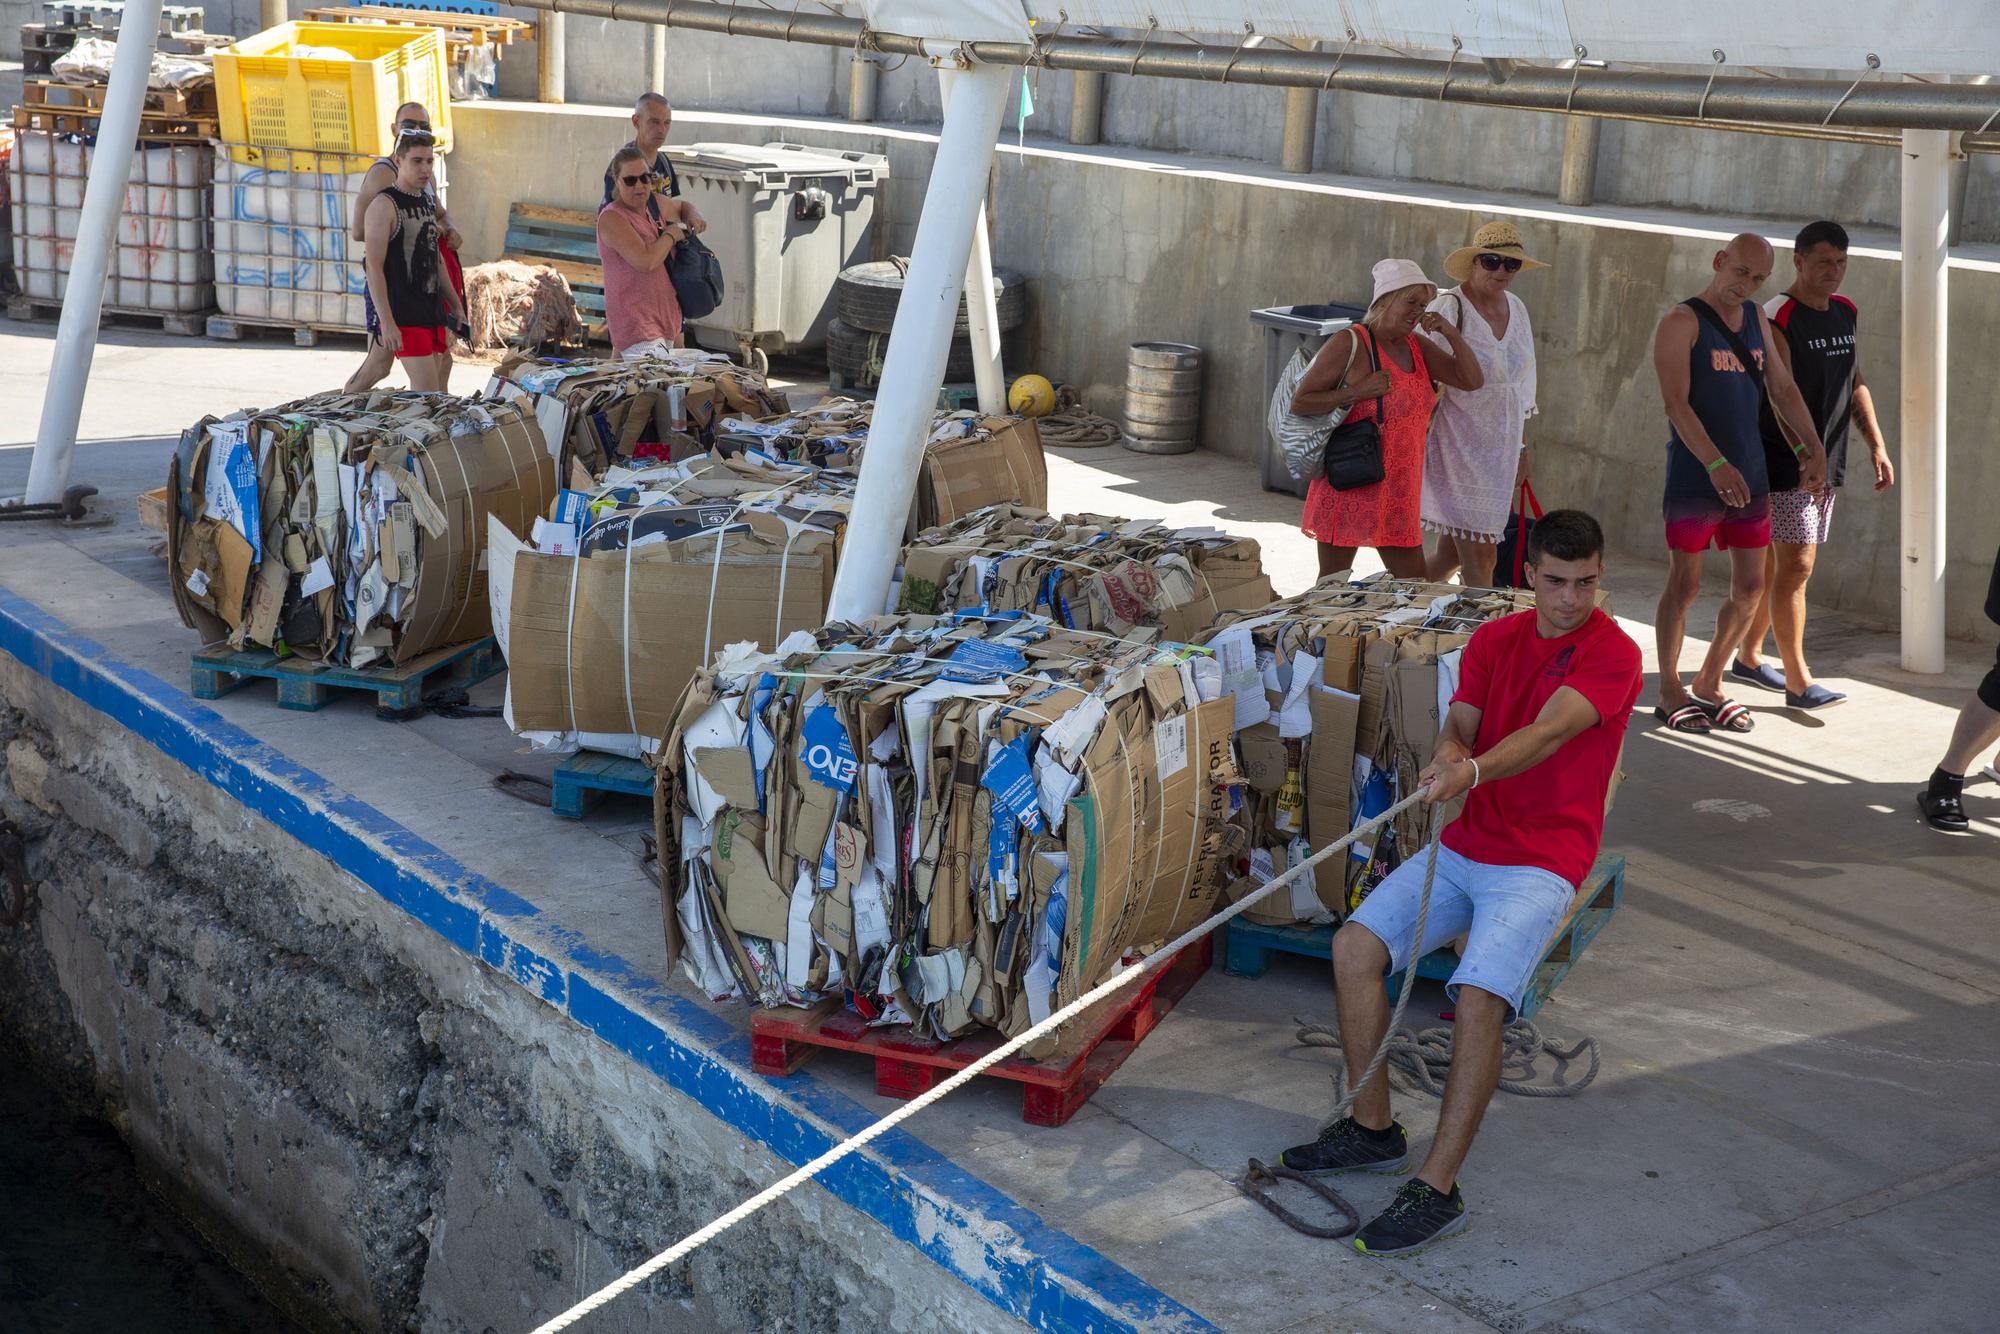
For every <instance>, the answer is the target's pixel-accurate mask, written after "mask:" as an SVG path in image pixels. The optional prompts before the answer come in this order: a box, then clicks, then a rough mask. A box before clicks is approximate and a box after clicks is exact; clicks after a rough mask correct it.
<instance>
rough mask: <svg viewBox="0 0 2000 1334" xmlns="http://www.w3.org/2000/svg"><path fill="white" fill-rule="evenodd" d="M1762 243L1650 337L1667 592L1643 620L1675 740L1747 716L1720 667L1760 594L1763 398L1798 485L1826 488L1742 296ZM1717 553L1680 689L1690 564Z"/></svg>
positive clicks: (1766, 265) (1784, 382)
mask: <svg viewBox="0 0 2000 1334" xmlns="http://www.w3.org/2000/svg"><path fill="white" fill-rule="evenodd" d="M1771 266H1772V252H1771V244H1770V242H1768V241H1766V240H1765V239H1764V238H1763V237H1761V236H1753V235H1750V234H1748V233H1745V234H1744V235H1741V236H1738V237H1736V238H1735V239H1734V240H1732V241H1731V242H1730V243H1729V244H1728V245H1727V246H1726V247H1724V248H1723V249H1721V250H1718V251H1716V252H1715V259H1714V261H1713V267H1714V271H1715V272H1714V277H1712V278H1710V279H1709V283H1708V286H1707V287H1705V288H1703V289H1702V292H1701V295H1700V296H1696V297H1690V298H1689V299H1688V300H1686V301H1684V302H1682V303H1681V304H1679V305H1677V306H1675V307H1674V308H1673V309H1672V310H1670V311H1668V312H1667V314H1666V316H1665V317H1664V318H1663V319H1661V321H1660V327H1659V330H1658V332H1656V333H1655V334H1654V335H1653V370H1654V372H1655V373H1656V374H1657V375H1658V376H1659V379H1660V397H1661V399H1662V400H1664V402H1665V404H1666V409H1667V421H1668V422H1669V423H1670V424H1671V426H1672V433H1671V437H1670V439H1669V440H1668V442H1667V486H1666V499H1665V504H1664V506H1663V509H1664V512H1665V517H1666V529H1667V533H1666V535H1667V560H1668V566H1669V568H1668V573H1667V587H1666V591H1665V592H1664V593H1662V594H1661V595H1660V606H1659V612H1658V615H1657V617H1656V618H1655V622H1654V625H1655V630H1656V632H1657V634H1658V636H1659V650H1660V702H1659V705H1658V706H1657V707H1655V708H1654V710H1653V716H1654V717H1656V718H1658V719H1659V720H1660V721H1661V722H1662V723H1664V724H1665V725H1666V726H1667V727H1669V728H1671V729H1673V730H1674V731H1676V732H1709V731H1714V730H1716V729H1718V728H1719V729H1721V730H1723V731H1727V732H1748V731H1749V730H1750V729H1751V728H1752V727H1753V726H1755V725H1756V724H1755V723H1754V721H1753V720H1752V719H1751V717H1750V711H1749V710H1748V709H1746V708H1744V707H1743V706H1742V705H1741V704H1737V703H1734V702H1732V701H1730V700H1728V699H1725V698H1724V697H1723V694H1722V671H1723V668H1724V667H1725V666H1726V665H1727V664H1728V662H1729V659H1730V657H1731V656H1732V655H1733V654H1734V653H1735V651H1736V645H1737V644H1738V643H1739V642H1741V640H1742V638H1743V631H1744V628H1745V627H1746V626H1748V625H1749V624H1750V618H1751V617H1752V616H1754V615H1756V612H1757V604H1758V602H1759V601H1761V600H1762V598H1763V596H1764V559H1765V548H1767V547H1769V546H1770V545H1771V506H1770V492H1771V482H1770V475H1769V473H1768V472H1767V471H1766V468H1765V463H1764V443H1763V438H1762V436H1761V435H1760V433H1759V430H1758V424H1757V420H1758V409H1759V408H1760V407H1761V406H1762V404H1763V403H1764V401H1765V398H1766V396H1767V395H1768V397H1769V399H1770V402H1771V407H1772V411H1773V412H1774V414H1775V415H1776V417H1777V420H1778V422H1779V423H1780V426H1781V428H1782V429H1783V430H1784V431H1785V432H1786V435H1787V437H1788V440H1789V447H1790V448H1791V450H1792V451H1793V453H1794V455H1795V456H1796V458H1797V460H1798V465H1799V483H1798V484H1799V486H1801V487H1803V488H1805V489H1806V490H1808V491H1815V492H1817V491H1820V490H1822V489H1824V488H1825V486H1826V449H1825V447H1824V446H1823V445H1822V444H1821V443H1820V438H1819V433H1818V431H1816V430H1815V429H1814V427H1813V419H1812V414H1811V413H1810V412H1809V411H1807V409H1806V403H1805V399H1804V398H1803V397H1801V396H1800V394H1799V387H1798V385H1797V384H1796V383H1795V382H1794V381H1793V379H1792V373H1791V369H1790V368H1789V367H1788V366H1786V364H1785V363H1784V361H1783V360H1782V359H1781V358H1778V357H1774V356H1769V355H1767V350H1768V349H1769V348H1771V347H1772V346H1773V345H1774V344H1775V341H1776V335H1775V334H1774V333H1773V332H1772V329H1771V321H1770V317H1768V316H1767V315H1765V314H1764V312H1763V311H1762V310H1760V309H1758V307H1757V304H1756V302H1755V301H1753V300H1752V299H1751V298H1753V297H1754V296H1756V294H1757V289H1758V288H1760V287H1762V286H1763V285H1764V282H1765V280H1766V279H1768V278H1769V277H1770V276H1771ZM1711 545H1713V546H1714V547H1716V548H1718V549H1719V550H1722V551H1726V552H1728V553H1729V600H1728V601H1727V602H1725V603H1723V605H1722V611H1721V613H1720V614H1719V615H1718V616H1717V617H1716V622H1715V639H1714V641H1713V642H1712V643H1711V644H1710V645H1709V650H1708V653H1707V654H1706V655H1705V656H1704V657H1703V659H1702V664H1701V670H1700V671H1698V672H1696V673H1695V675H1694V680H1693V681H1692V682H1690V683H1687V684H1683V683H1682V681H1681V672H1680V659H1681V640H1682V639H1683V638H1684V636H1685V633H1686V628H1687V613H1688V608H1690V607H1691V606H1693V605H1694V600H1695V597H1696V595H1697V594H1699V593H1700V592H1701V567H1702V560H1703V557H1704V556H1705V554H1706V553H1707V551H1708V548H1709V547H1710V546H1711Z"/></svg>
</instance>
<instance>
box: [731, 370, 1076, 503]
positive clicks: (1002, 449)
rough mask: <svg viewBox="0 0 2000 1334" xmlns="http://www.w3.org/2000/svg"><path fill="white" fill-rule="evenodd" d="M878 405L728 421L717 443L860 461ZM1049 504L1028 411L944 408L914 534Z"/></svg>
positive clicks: (921, 481)
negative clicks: (998, 413)
mask: <svg viewBox="0 0 2000 1334" xmlns="http://www.w3.org/2000/svg"><path fill="white" fill-rule="evenodd" d="M874 410H875V405H874V404H872V403H858V402H856V401H854V400H853V399H848V398H834V399H828V400H827V401H826V402H824V403H821V404H819V405H818V406H817V407H813V408H809V409H806V410H805V411H803V412H787V413H782V414H779V415H776V416H770V417H765V418H763V419H762V420H759V421H744V420H741V419H731V420H728V421H725V422H724V423H723V424H722V438H721V440H720V442H719V447H720V448H722V449H725V450H728V449H733V448H749V447H755V448H757V449H761V450H762V451H764V452H765V453H768V454H772V455H775V456H777V457H779V458H783V459H790V460H794V461H797V462H802V463H813V464H818V465H820V466H822V467H841V468H851V467H858V466H859V465H860V462H861V458H862V456H863V455H864V454H865V453H866V452H867V446H868V428H869V424H870V422H871V421H872V420H873V414H874ZM1048 503H1049V470H1048V464H1047V462H1046V460H1044V458H1043V457H1042V438H1041V435H1040V433H1039V432H1038V431H1037V430H1036V429H1035V423H1034V421H1033V420H1031V419H1030V418H1027V417H988V416H985V415H984V414H982V413H978V412H970V411H967V412H941V413H939V414H938V415H937V418H936V420H934V421H933V422H932V423H931V433H930V436H929V437H928V438H927V439H926V440H925V442H924V469H923V472H922V473H921V474H919V476H918V478H917V499H916V507H915V513H914V515H913V516H912V523H913V525H914V527H913V528H912V529H911V531H912V532H916V531H919V530H922V529H925V528H935V527H937V526H938V525H940V524H946V523H951V522H953V521H955V520H957V519H959V518H962V517H963V516H965V515H967V514H970V513H972V512H973V511H974V510H978V509H984V508H986V507H987V506H988V505H1002V504H1017V505H1032V506H1034V507H1035V508H1037V509H1040V508H1042V507H1044V506H1046V505H1047V504H1048Z"/></svg>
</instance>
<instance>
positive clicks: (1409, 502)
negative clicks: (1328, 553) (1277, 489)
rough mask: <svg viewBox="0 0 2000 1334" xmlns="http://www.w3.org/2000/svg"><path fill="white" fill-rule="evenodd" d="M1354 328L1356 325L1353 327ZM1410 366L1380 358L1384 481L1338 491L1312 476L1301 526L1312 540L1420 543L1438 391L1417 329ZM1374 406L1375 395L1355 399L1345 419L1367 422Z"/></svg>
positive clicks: (1411, 340) (1366, 544)
mask: <svg viewBox="0 0 2000 1334" xmlns="http://www.w3.org/2000/svg"><path fill="white" fill-rule="evenodd" d="M1357 327H1358V326H1357ZM1407 341H1408V343H1409V351H1410V369H1409V370H1407V371H1406V370H1404V369H1403V368H1402V367H1400V366H1398V365H1397V364H1396V363H1395V362H1393V361H1391V360H1389V358H1387V357H1383V358H1382V359H1381V361H1382V369H1383V370H1385V371H1387V372H1389V392H1388V393H1387V394H1386V395H1384V397H1383V400H1382V406H1383V407H1385V408H1386V409H1387V411H1386V412H1385V413H1384V414H1383V418H1382V421H1383V425H1382V480H1381V481H1379V482H1377V483H1375V485H1373V486H1362V487H1356V488H1355V489H1354V490H1352V491H1336V490H1334V489H1333V488H1332V487H1330V486H1328V485H1327V484H1326V478H1324V477H1315V478H1313V479H1312V485H1310V486H1309V487H1307V488H1306V508H1305V515H1304V517H1303V518H1302V519H1301V520H1300V522H1299V527H1300V528H1302V529H1304V530H1305V535H1306V536H1307V537H1310V538H1311V539H1312V540H1313V541H1315V542H1324V543H1326V544H1327V545H1328V546H1335V547H1416V546H1422V545H1423V542H1424V533H1423V522H1422V511H1423V497H1424V444H1425V441H1426V439H1427V438H1428V437H1429V435H1430V425H1431V408H1432V407H1433V406H1435V405H1436V403H1437V391H1436V390H1435V389H1433V388H1431V376H1430V372H1429V371H1427V370H1425V369H1424V355H1423V352H1422V350H1421V349H1419V348H1418V346H1417V338H1416V335H1415V334H1411V335H1410V337H1409V339H1408V340H1407ZM1376 411H1377V401H1376V400H1375V399H1372V398H1370V399H1364V400H1363V401H1362V402H1360V403H1357V404H1356V405H1355V407H1354V411H1353V412H1352V413H1351V414H1349V416H1348V420H1349V421H1367V420H1368V419H1369V418H1370V417H1372V416H1374V415H1375V413H1376Z"/></svg>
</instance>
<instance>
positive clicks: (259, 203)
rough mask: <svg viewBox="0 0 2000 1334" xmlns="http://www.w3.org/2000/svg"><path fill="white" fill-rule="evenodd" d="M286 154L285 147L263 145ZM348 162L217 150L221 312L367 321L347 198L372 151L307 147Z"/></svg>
mask: <svg viewBox="0 0 2000 1334" xmlns="http://www.w3.org/2000/svg"><path fill="white" fill-rule="evenodd" d="M265 151H266V152H267V153H268V154H269V155H270V156H273V157H283V156H284V154H283V153H282V150H265ZM310 157H311V159H312V160H313V162H314V163H315V164H316V165H319V164H323V165H327V166H338V167H342V168H347V169H348V170H334V171H284V170H279V169H276V168H275V167H273V166H270V165H265V164H257V165H252V164H247V163H242V162H237V161H235V160H234V158H233V156H232V155H230V154H229V153H222V154H219V155H218V161H217V163H216V178H215V295H216V301H217V304H218V305H220V306H221V308H222V313H223V314H224V315H229V316H234V317H236V318H239V319H245V320H259V321H269V322H272V323H276V324H292V325H310V326H313V327H317V328H322V329H356V330H359V329H362V328H364V327H365V322H364V315H363V310H362V304H361V298H362V294H363V293H364V292H366V291H367V290H368V277H367V273H366V271H365V269H364V267H363V262H362V251H361V243H360V242H359V241H355V240H351V239H350V238H349V237H348V235H347V227H348V219H349V208H350V207H351V205H352V204H353V202H354V194H355V191H356V190H358V189H360V187H361V178H362V177H363V176H364V175H366V174H367V170H368V165H369V163H370V162H372V161H373V159H372V158H366V157H360V156H349V155H342V154H331V153H317V154H312V155H310Z"/></svg>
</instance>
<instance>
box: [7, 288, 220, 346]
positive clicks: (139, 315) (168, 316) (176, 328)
mask: <svg viewBox="0 0 2000 1334" xmlns="http://www.w3.org/2000/svg"><path fill="white" fill-rule="evenodd" d="M104 313H105V314H106V315H115V316H117V317H118V318H119V319H120V320H144V321H148V322H157V323H158V325H159V328H160V332H161V333H170V334H175V335H177V336H179V337H182V338H199V337H200V336H201V335H202V333H203V332H204V330H205V329H206V327H207V322H208V319H209V317H210V316H211V315H213V314H214V313H215V307H213V306H210V307H209V308H208V309H207V310H187V311H179V310H147V309H145V308H144V307H141V306H106V307H104ZM61 314H62V302H60V301H49V300H45V299H43V298H41V297H31V296H10V297H8V298H7V318H8V319H10V320H22V321H27V320H53V319H55V318H56V317H57V316H59V315H61Z"/></svg>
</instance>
